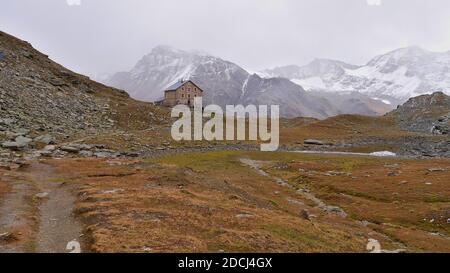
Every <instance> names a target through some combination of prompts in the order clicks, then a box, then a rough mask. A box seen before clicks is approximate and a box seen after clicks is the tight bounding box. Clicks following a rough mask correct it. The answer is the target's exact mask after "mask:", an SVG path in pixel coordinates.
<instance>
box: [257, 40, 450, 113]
mask: <svg viewBox="0 0 450 273" xmlns="http://www.w3.org/2000/svg"><path fill="white" fill-rule="evenodd" d="M259 74H260V75H262V76H264V77H276V76H280V77H286V78H289V79H290V80H291V81H293V82H294V83H296V84H299V85H301V86H303V88H304V89H305V90H307V91H313V90H320V91H326V92H346V91H357V92H360V93H362V94H365V95H368V96H370V97H371V98H373V99H378V100H383V101H385V102H388V103H391V104H393V105H397V104H401V103H403V102H405V101H407V100H408V99H409V98H411V97H415V96H419V95H423V94H431V93H434V92H439V91H442V92H444V93H447V94H450V51H448V52H431V51H427V50H424V49H422V48H420V47H417V46H413V47H407V48H401V49H397V50H394V51H391V52H389V53H387V54H384V55H380V56H377V57H375V58H373V59H372V60H370V61H369V62H368V63H367V64H366V65H363V66H357V65H351V64H347V63H344V62H340V61H334V60H327V59H316V60H314V61H312V62H311V63H309V64H308V65H305V66H295V65H289V66H283V67H278V68H274V69H268V70H264V71H262V72H261V73H259Z"/></svg>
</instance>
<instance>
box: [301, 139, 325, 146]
mask: <svg viewBox="0 0 450 273" xmlns="http://www.w3.org/2000/svg"><path fill="white" fill-rule="evenodd" d="M303 143H304V144H307V145H325V143H323V142H322V141H320V140H316V139H306V140H305V141H303Z"/></svg>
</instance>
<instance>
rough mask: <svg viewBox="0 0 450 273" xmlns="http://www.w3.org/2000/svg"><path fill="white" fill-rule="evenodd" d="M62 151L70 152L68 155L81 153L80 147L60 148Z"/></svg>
mask: <svg viewBox="0 0 450 273" xmlns="http://www.w3.org/2000/svg"><path fill="white" fill-rule="evenodd" d="M59 149H60V150H61V151H64V152H68V153H78V152H79V151H80V148H79V147H76V146H71V145H70V146H69V145H68V146H62V147H60V148H59Z"/></svg>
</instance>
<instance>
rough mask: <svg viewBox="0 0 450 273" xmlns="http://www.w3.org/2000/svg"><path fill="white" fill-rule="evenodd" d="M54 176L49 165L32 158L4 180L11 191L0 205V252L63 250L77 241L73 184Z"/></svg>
mask: <svg viewBox="0 0 450 273" xmlns="http://www.w3.org/2000/svg"><path fill="white" fill-rule="evenodd" d="M20 177H23V178H24V179H20ZM58 178H60V177H59V176H58V174H56V173H55V171H54V169H53V167H52V166H51V165H48V164H43V163H39V162H37V161H33V162H32V163H31V165H30V166H29V167H27V168H26V169H24V170H23V171H22V172H20V176H17V177H11V178H9V179H8V180H6V182H7V183H9V184H10V185H11V187H12V191H11V192H10V193H9V194H7V195H6V197H5V199H4V200H3V202H2V204H1V206H0V252H7V253H11V252H39V253H67V252H69V250H67V249H66V247H67V244H68V243H69V242H72V245H74V243H73V241H77V242H78V241H79V239H80V236H81V234H82V225H81V223H80V222H79V221H78V220H77V219H76V217H75V216H74V214H73V211H74V204H75V201H76V197H75V196H74V194H73V191H72V189H73V188H72V187H73V185H71V184H70V181H67V183H63V181H62V180H61V179H58ZM2 180H5V179H4V178H2ZM1 235H3V237H2V236H1ZM18 237H25V239H24V240H20V238H18ZM75 245H76V243H75ZM82 250H83V249H81V251H82Z"/></svg>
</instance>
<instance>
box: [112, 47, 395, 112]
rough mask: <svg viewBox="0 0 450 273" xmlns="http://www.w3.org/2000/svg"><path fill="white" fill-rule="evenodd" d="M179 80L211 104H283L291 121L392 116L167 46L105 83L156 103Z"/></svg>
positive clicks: (377, 105)
mask: <svg viewBox="0 0 450 273" xmlns="http://www.w3.org/2000/svg"><path fill="white" fill-rule="evenodd" d="M180 79H191V80H193V81H194V82H195V83H196V84H197V85H199V86H200V87H202V89H203V90H204V92H205V93H204V101H205V103H207V104H210V103H214V104H218V105H221V106H224V105H227V104H249V103H253V104H268V105H269V104H278V105H280V111H281V114H282V115H283V116H286V117H295V116H310V117H316V118H326V117H329V116H333V115H338V114H347V113H356V114H365V115H377V114H383V113H385V112H387V111H388V110H390V109H389V107H388V106H387V105H385V104H383V103H382V102H377V101H374V100H370V99H368V98H361V96H359V97H358V96H353V95H350V94H340V95H339V97H340V99H339V100H338V101H340V102H341V103H339V104H335V103H334V101H335V99H333V100H329V99H327V97H329V94H325V95H319V93H316V94H311V93H308V92H306V91H305V90H304V89H303V88H302V87H301V86H300V85H298V84H295V83H294V82H292V81H290V80H289V79H287V78H284V77H279V76H277V77H260V76H259V75H257V74H251V73H249V72H248V71H246V70H245V69H243V68H241V67H240V66H238V65H236V64H234V63H232V62H229V61H225V60H223V59H220V58H218V57H214V56H211V55H208V54H206V53H201V52H197V51H184V50H178V49H174V48H171V47H168V46H158V47H156V48H154V49H153V50H152V51H151V53H150V54H148V55H146V56H144V57H143V58H142V59H141V60H140V61H139V62H138V63H137V64H136V66H135V67H134V68H133V69H132V70H131V71H129V72H120V73H117V74H115V75H113V76H112V77H110V78H109V79H108V80H107V81H106V82H105V83H107V84H109V85H112V86H114V87H117V88H120V89H124V90H126V91H127V92H128V93H129V94H130V95H131V96H132V97H134V98H136V99H141V100H147V101H155V100H158V99H161V98H162V97H163V93H164V92H163V91H164V90H165V88H167V87H168V86H170V85H172V84H173V83H175V82H177V81H179V80H180ZM334 97H336V95H335V96H334ZM344 105H345V107H344Z"/></svg>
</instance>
